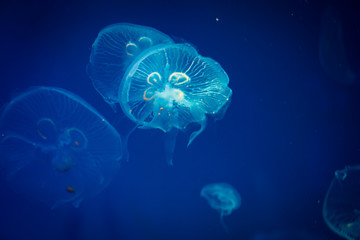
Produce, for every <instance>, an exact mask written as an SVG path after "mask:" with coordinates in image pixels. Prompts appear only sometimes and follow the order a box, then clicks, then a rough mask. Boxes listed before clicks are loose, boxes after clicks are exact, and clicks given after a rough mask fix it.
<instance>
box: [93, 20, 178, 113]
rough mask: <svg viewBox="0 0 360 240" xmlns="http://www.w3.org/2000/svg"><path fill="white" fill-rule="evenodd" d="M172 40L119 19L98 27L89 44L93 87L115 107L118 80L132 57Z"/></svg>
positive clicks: (150, 29) (162, 34)
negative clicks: (90, 46)
mask: <svg viewBox="0 0 360 240" xmlns="http://www.w3.org/2000/svg"><path fill="white" fill-rule="evenodd" d="M162 43H166V44H172V43H173V40H172V39H171V38H170V37H169V36H167V35H166V34H164V33H162V32H160V31H158V30H156V29H154V28H151V27H145V26H140V25H135V24H130V23H118V24H113V25H110V26H107V27H105V28H104V29H103V30H101V31H100V33H99V35H98V37H97V38H96V40H95V42H94V43H93V45H92V50H91V55H90V62H89V65H88V74H89V76H90V78H91V79H92V82H93V85H94V87H95V89H96V90H97V91H98V92H99V93H100V94H101V96H102V97H103V98H104V100H105V101H106V102H107V103H109V104H110V105H111V106H112V107H113V109H114V110H115V109H116V107H115V103H117V102H118V91H119V87H120V83H121V80H122V78H123V75H124V73H125V71H126V69H127V67H128V66H129V65H130V64H131V63H132V61H133V60H134V59H135V58H136V57H137V56H138V55H139V54H140V53H142V52H143V51H144V50H146V49H148V48H150V47H153V46H155V45H158V44H162Z"/></svg>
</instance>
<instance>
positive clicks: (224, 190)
mask: <svg viewBox="0 0 360 240" xmlns="http://www.w3.org/2000/svg"><path fill="white" fill-rule="evenodd" d="M200 196H201V197H204V198H205V199H206V200H207V201H208V203H209V205H210V206H211V207H212V208H213V209H215V210H217V211H218V212H220V221H221V224H222V226H223V228H224V230H225V231H226V232H227V233H228V232H229V229H228V227H227V226H226V224H225V222H224V219H223V217H224V216H228V215H230V214H231V213H232V211H233V210H235V209H237V208H239V207H240V205H241V197H240V194H239V193H238V192H237V190H236V189H235V188H233V187H232V186H231V185H230V184H228V183H212V184H208V185H205V186H204V187H203V188H202V189H201V193H200Z"/></svg>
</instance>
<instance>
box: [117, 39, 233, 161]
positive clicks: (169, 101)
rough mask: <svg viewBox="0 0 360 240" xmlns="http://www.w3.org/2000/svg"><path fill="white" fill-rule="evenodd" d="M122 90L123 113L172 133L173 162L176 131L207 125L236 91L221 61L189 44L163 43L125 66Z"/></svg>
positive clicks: (169, 150) (170, 151)
mask: <svg viewBox="0 0 360 240" xmlns="http://www.w3.org/2000/svg"><path fill="white" fill-rule="evenodd" d="M121 84H122V86H121V87H120V90H119V94H118V96H119V98H120V105H121V108H122V109H123V112H124V113H125V114H126V115H127V116H128V117H129V118H130V119H131V120H132V121H134V122H136V123H137V124H138V125H139V126H141V127H142V128H158V129H161V130H162V131H164V132H166V133H168V134H167V136H168V139H167V141H166V151H167V160H168V162H169V163H170V164H172V157H173V151H174V146H175V141H176V135H177V130H178V129H180V130H182V131H185V130H187V128H188V125H189V124H193V123H196V124H199V125H200V129H199V130H197V131H194V132H193V133H192V134H191V135H190V139H189V142H188V146H189V145H190V144H191V142H192V141H193V140H194V139H195V138H196V137H197V136H198V135H199V134H200V133H201V132H202V131H203V130H204V129H205V126H206V116H207V115H211V116H213V117H214V118H216V119H220V118H222V117H223V115H224V113H225V112H226V109H227V106H228V104H229V102H230V101H229V100H230V97H231V94H232V91H231V89H230V88H229V87H228V84H229V78H228V76H227V74H226V72H225V71H224V70H223V69H222V67H221V66H220V64H219V63H217V62H216V61H214V60H213V59H211V58H206V57H202V56H200V55H199V54H198V53H197V51H196V50H195V49H194V48H193V47H192V46H190V45H189V44H171V45H170V44H167V45H165V44H163V45H158V46H156V47H153V48H149V49H148V50H145V51H144V52H143V53H142V54H141V55H139V56H138V58H136V59H135V60H134V61H133V63H132V64H131V65H130V66H129V68H128V70H127V71H126V73H125V75H124V78H123V80H122V82H121Z"/></svg>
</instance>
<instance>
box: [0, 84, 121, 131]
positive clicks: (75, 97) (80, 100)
mask: <svg viewBox="0 0 360 240" xmlns="http://www.w3.org/2000/svg"><path fill="white" fill-rule="evenodd" d="M41 90H46V91H49V92H51V91H52V92H57V93H60V94H63V95H65V96H66V97H68V98H70V99H72V100H73V101H75V102H78V103H79V104H81V105H83V106H84V107H85V108H87V109H88V110H89V111H91V112H92V113H94V114H95V115H96V116H99V118H100V120H102V121H104V122H105V123H107V124H108V125H109V126H110V127H112V128H113V130H115V131H116V129H115V128H114V127H113V126H112V125H111V124H110V123H109V122H108V121H107V120H106V118H105V117H104V116H103V115H102V114H101V113H99V112H98V111H97V110H96V109H95V108H94V107H93V106H91V105H90V104H89V103H88V102H87V101H86V100H84V99H83V98H82V97H80V96H78V95H75V94H74V93H72V92H70V91H68V90H66V89H63V88H58V87H48V86H33V87H30V88H28V89H27V90H25V91H23V92H22V93H20V94H18V95H17V96H15V97H14V98H13V99H11V100H10V101H9V102H8V103H6V104H5V105H4V109H3V111H1V112H0V114H1V115H0V125H1V120H2V118H3V116H5V112H7V111H8V110H9V108H10V107H11V106H12V105H13V104H14V103H16V102H18V101H19V100H21V99H22V98H25V97H27V96H29V95H31V94H34V93H36V92H37V91H41Z"/></svg>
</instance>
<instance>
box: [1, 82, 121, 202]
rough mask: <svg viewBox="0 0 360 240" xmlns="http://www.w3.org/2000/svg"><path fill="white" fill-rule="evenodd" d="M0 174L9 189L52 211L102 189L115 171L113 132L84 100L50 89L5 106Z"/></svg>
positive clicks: (38, 90)
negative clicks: (40, 202)
mask: <svg viewBox="0 0 360 240" xmlns="http://www.w3.org/2000/svg"><path fill="white" fill-rule="evenodd" d="M0 134H1V138H0V140H1V141H0V155H1V161H0V166H1V168H0V169H1V171H2V173H3V175H4V176H5V178H6V180H7V181H8V183H9V186H11V188H13V189H14V191H16V192H18V193H20V194H23V195H25V196H27V197H29V198H32V199H36V200H40V201H43V202H45V203H47V204H49V205H50V206H53V208H55V207H57V206H59V205H62V204H64V203H67V202H72V203H73V205H74V206H76V207H77V206H78V205H79V203H80V202H81V201H82V200H83V199H87V198H89V197H92V196H94V195H96V194H98V193H99V192H100V191H101V190H102V189H104V188H105V187H106V186H107V185H108V183H109V182H110V180H111V179H112V177H113V176H114V174H115V173H116V171H117V169H118V167H119V163H120V162H119V161H120V159H121V157H122V145H121V140H120V136H119V134H118V132H117V131H116V130H115V129H114V128H113V127H112V126H111V125H110V124H109V123H108V122H107V121H106V120H105V119H104V118H103V117H102V116H101V115H100V114H99V113H97V111H96V110H95V109H94V108H92V107H91V106H90V105H88V104H87V103H86V102H85V101H84V100H82V99H80V98H79V97H77V96H75V95H74V94H72V93H70V92H68V91H65V90H62V89H58V88H49V87H38V88H34V89H31V90H29V91H27V92H25V93H23V94H21V95H19V96H18V97H16V98H14V99H13V100H12V101H11V102H10V103H8V104H7V105H6V106H5V108H4V110H3V112H2V115H1V117H0Z"/></svg>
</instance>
